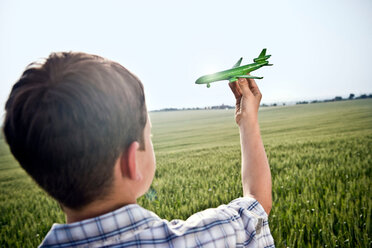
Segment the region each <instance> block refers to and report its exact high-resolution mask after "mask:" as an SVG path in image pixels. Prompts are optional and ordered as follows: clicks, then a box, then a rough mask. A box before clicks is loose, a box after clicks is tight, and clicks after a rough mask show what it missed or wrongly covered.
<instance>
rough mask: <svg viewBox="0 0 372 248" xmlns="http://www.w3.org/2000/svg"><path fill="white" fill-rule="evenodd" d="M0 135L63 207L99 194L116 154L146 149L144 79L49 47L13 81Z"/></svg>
mask: <svg viewBox="0 0 372 248" xmlns="http://www.w3.org/2000/svg"><path fill="white" fill-rule="evenodd" d="M5 110H6V116H5V122H4V134H5V137H6V140H7V142H8V144H9V146H10V150H11V152H12V153H13V155H14V157H15V158H16V159H17V160H18V161H19V163H20V164H21V166H22V167H23V168H24V169H25V170H26V171H27V173H29V174H30V175H31V176H32V178H33V179H34V180H35V181H36V182H37V183H38V184H39V185H40V186H41V187H42V188H44V189H45V190H46V191H47V192H48V193H49V194H50V195H51V196H52V197H54V198H55V199H56V200H58V201H59V202H60V203H61V204H62V205H64V206H67V207H69V208H74V209H78V208H80V207H83V206H84V205H86V204H88V203H90V202H92V201H94V200H95V199H97V198H98V197H103V196H104V195H105V194H106V193H107V190H108V189H109V188H110V186H111V183H112V175H113V167H114V164H115V161H116V160H117V158H118V157H119V155H120V154H121V153H122V152H124V151H125V150H126V149H127V148H128V146H129V145H130V144H131V143H132V142H134V141H139V142H140V148H141V149H144V137H143V135H144V134H143V130H144V127H145V125H146V121H147V110H146V104H145V96H144V91H143V86H142V83H141V82H140V81H139V79H138V78H137V77H135V76H134V75H133V74H131V73H130V72H129V71H128V70H127V69H125V68H124V67H123V66H121V65H120V64H118V63H115V62H113V61H110V60H107V59H104V58H102V57H99V56H96V55H90V54H85V53H73V52H62V53H52V54H51V55H50V56H49V57H48V58H47V59H46V61H45V62H44V63H33V64H31V65H29V66H28V67H27V68H26V70H25V71H24V73H23V75H22V76H21V78H20V79H19V80H18V82H16V84H15V85H14V86H13V89H12V91H11V93H10V96H9V99H8V101H7V103H6V106H5Z"/></svg>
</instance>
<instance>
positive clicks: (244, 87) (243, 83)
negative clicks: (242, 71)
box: [238, 78, 252, 97]
mask: <svg viewBox="0 0 372 248" xmlns="http://www.w3.org/2000/svg"><path fill="white" fill-rule="evenodd" d="M238 83H239V86H240V89H241V91H242V95H243V96H246V97H250V96H252V92H251V90H250V89H249V84H248V81H247V79H246V78H239V80H238Z"/></svg>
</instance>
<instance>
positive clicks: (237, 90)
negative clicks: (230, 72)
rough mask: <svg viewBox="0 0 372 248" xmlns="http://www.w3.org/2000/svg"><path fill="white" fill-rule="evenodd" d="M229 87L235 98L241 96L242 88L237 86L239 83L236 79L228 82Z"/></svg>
mask: <svg viewBox="0 0 372 248" xmlns="http://www.w3.org/2000/svg"><path fill="white" fill-rule="evenodd" d="M229 86H230V89H231V91H232V92H233V94H234V96H235V98H236V99H239V98H241V96H242V90H241V89H240V87H239V84H238V83H237V81H235V82H231V83H229Z"/></svg>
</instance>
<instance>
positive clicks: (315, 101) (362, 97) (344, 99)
mask: <svg viewBox="0 0 372 248" xmlns="http://www.w3.org/2000/svg"><path fill="white" fill-rule="evenodd" d="M366 98H372V94H369V95H367V94H362V95H360V96H357V97H355V94H353V93H350V95H349V97H348V98H342V97H341V96H335V97H334V98H332V99H325V100H313V101H300V102H296V104H309V103H320V102H337V101H346V100H355V99H366Z"/></svg>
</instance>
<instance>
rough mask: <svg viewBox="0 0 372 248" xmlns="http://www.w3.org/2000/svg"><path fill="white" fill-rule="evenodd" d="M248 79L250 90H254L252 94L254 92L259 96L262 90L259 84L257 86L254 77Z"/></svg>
mask: <svg viewBox="0 0 372 248" xmlns="http://www.w3.org/2000/svg"><path fill="white" fill-rule="evenodd" d="M247 81H248V85H249V89H250V91H251V92H252V94H253V95H254V96H259V95H261V91H260V89H259V88H258V86H257V84H256V81H254V79H253V78H248V79H247Z"/></svg>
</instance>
